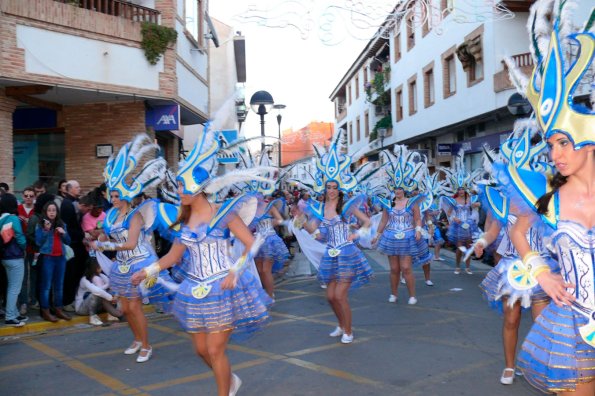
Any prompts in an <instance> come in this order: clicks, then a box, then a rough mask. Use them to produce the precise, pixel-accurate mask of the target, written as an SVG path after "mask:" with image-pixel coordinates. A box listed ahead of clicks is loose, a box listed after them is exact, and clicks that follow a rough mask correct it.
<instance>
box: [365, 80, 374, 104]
mask: <svg viewBox="0 0 595 396" xmlns="http://www.w3.org/2000/svg"><path fill="white" fill-rule="evenodd" d="M364 90H365V91H366V100H367V101H368V102H369V103H372V83H371V82H369V81H368V82H367V83H366V84H364Z"/></svg>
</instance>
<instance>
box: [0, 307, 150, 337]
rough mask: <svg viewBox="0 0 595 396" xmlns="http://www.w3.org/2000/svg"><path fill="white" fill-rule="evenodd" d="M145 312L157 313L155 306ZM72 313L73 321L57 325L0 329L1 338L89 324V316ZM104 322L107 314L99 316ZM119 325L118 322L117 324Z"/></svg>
mask: <svg viewBox="0 0 595 396" xmlns="http://www.w3.org/2000/svg"><path fill="white" fill-rule="evenodd" d="M143 311H144V312H145V313H153V312H155V308H153V306H146V305H145V306H143ZM69 313H72V314H73V316H72V320H68V321H67V320H63V319H60V320H58V321H57V322H55V323H52V322H47V321H45V320H40V321H39V322H34V323H27V324H26V325H25V326H23V327H12V326H1V327H0V337H11V336H19V335H26V334H33V333H44V332H48V331H52V330H60V329H67V328H71V327H76V326H78V325H87V324H89V316H79V315H76V314H74V313H73V312H69ZM98 316H99V317H100V318H101V320H102V321H105V322H107V313H102V314H98ZM116 323H117V322H116Z"/></svg>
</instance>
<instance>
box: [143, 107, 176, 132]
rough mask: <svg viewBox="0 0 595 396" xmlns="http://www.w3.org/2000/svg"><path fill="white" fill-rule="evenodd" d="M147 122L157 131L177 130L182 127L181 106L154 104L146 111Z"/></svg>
mask: <svg viewBox="0 0 595 396" xmlns="http://www.w3.org/2000/svg"><path fill="white" fill-rule="evenodd" d="M145 124H146V125H147V126H148V127H152V128H153V129H154V130H156V131H177V130H178V129H180V106H179V105H177V104H175V105H165V106H153V107H152V108H150V109H147V111H146V112H145Z"/></svg>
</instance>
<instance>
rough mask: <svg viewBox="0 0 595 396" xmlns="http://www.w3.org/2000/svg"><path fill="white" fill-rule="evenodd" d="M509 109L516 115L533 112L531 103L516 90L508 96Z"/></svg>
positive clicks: (507, 105)
mask: <svg viewBox="0 0 595 396" xmlns="http://www.w3.org/2000/svg"><path fill="white" fill-rule="evenodd" d="M506 107H507V108H508V111H509V112H510V114H512V115H514V116H523V115H525V114H529V113H530V112H531V109H532V107H531V103H529V101H528V100H527V99H525V98H523V96H522V95H521V94H520V93H518V92H515V93H513V94H512V95H511V96H510V98H508V103H507V104H506Z"/></svg>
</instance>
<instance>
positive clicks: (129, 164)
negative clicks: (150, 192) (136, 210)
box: [103, 133, 167, 202]
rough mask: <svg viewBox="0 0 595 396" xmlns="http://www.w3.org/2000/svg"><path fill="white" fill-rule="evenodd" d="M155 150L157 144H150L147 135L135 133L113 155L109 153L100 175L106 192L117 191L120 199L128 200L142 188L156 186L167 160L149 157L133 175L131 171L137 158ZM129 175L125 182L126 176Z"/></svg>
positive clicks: (137, 161)
mask: <svg viewBox="0 0 595 396" xmlns="http://www.w3.org/2000/svg"><path fill="white" fill-rule="evenodd" d="M156 150H159V146H158V145H156V144H154V143H152V141H151V138H150V137H149V136H148V135H147V134H144V133H143V134H139V135H137V136H136V137H135V138H134V140H132V141H131V142H128V143H126V144H125V145H124V146H122V148H121V149H120V151H119V152H118V155H117V156H115V157H114V156H113V155H112V156H111V157H110V158H109V159H108V161H107V165H106V166H105V169H104V171H103V176H104V178H105V184H106V185H107V188H108V190H109V191H117V192H118V193H119V194H120V199H121V200H123V201H127V202H130V201H131V200H132V199H133V198H134V197H136V196H137V195H139V194H140V193H141V192H143V190H144V189H145V188H148V187H152V186H156V185H157V184H159V183H160V182H161V181H162V180H163V178H164V177H165V171H166V169H167V163H166V162H165V160H164V159H163V158H155V159H152V160H149V161H148V162H147V163H146V164H145V166H143V168H142V169H141V170H140V172H138V173H137V174H136V175H133V172H134V170H135V168H136V166H137V165H138V164H139V162H140V161H141V159H142V158H143V157H144V156H145V155H147V154H149V153H151V152H153V153H155V152H156ZM128 178H131V182H130V183H128V181H127V179H128Z"/></svg>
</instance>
